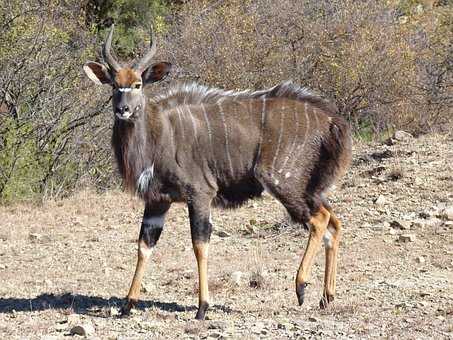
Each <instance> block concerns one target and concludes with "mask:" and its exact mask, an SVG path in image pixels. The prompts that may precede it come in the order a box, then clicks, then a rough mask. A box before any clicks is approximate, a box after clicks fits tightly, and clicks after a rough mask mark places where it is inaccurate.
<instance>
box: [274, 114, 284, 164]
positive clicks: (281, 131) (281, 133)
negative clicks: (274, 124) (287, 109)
mask: <svg viewBox="0 0 453 340" xmlns="http://www.w3.org/2000/svg"><path fill="white" fill-rule="evenodd" d="M282 110H284V107H282ZM284 120H285V114H284V113H283V112H282V113H281V114H280V133H279V135H278V141H277V150H275V155H274V159H273V160H272V170H274V169H275V162H276V161H277V157H278V152H279V151H280V144H281V143H282V136H283V122H284Z"/></svg>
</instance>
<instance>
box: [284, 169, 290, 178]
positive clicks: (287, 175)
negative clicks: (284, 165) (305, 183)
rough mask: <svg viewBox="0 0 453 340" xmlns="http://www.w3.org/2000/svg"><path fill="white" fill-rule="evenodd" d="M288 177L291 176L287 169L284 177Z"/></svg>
mask: <svg viewBox="0 0 453 340" xmlns="http://www.w3.org/2000/svg"><path fill="white" fill-rule="evenodd" d="M290 177H291V172H289V171H288V172H287V173H286V174H285V178H286V179H288V178H290Z"/></svg>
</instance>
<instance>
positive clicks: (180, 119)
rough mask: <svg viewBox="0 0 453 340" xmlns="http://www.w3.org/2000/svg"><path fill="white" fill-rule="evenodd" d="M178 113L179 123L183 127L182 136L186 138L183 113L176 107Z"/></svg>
mask: <svg viewBox="0 0 453 340" xmlns="http://www.w3.org/2000/svg"><path fill="white" fill-rule="evenodd" d="M176 112H177V113H178V118H179V123H180V125H181V135H182V138H184V124H183V122H182V117H181V112H180V111H179V107H176Z"/></svg>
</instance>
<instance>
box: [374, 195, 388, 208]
mask: <svg viewBox="0 0 453 340" xmlns="http://www.w3.org/2000/svg"><path fill="white" fill-rule="evenodd" d="M386 202H387V200H386V199H385V197H384V196H382V195H379V196H378V198H376V199H375V200H374V204H376V205H380V206H382V205H384V204H385V203H386Z"/></svg>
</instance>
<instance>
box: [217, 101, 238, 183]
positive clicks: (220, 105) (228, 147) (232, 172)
mask: <svg viewBox="0 0 453 340" xmlns="http://www.w3.org/2000/svg"><path fill="white" fill-rule="evenodd" d="M217 105H218V106H219V113H220V118H221V119H222V123H223V127H224V130H225V152H226V154H227V158H228V163H229V165H230V171H231V176H234V171H233V161H232V160H231V154H230V146H229V141H228V127H227V123H226V120H225V114H224V112H223V109H222V103H221V102H220V101H219V102H218V103H217Z"/></svg>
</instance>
